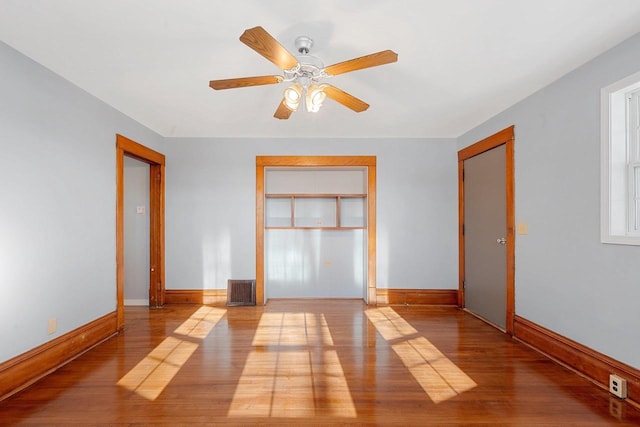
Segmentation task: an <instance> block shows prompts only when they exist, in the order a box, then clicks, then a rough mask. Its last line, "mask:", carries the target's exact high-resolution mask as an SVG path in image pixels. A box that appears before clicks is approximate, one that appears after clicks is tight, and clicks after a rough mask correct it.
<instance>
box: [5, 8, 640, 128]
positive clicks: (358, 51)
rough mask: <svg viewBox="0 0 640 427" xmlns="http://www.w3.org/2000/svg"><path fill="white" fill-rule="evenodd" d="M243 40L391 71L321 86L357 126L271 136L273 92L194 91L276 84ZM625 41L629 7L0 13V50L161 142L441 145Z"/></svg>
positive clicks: (636, 22)
mask: <svg viewBox="0 0 640 427" xmlns="http://www.w3.org/2000/svg"><path fill="white" fill-rule="evenodd" d="M258 25H260V26H262V27H264V28H265V29H266V30H267V31H268V32H269V33H270V34H271V35H272V36H274V37H275V38H276V39H277V40H279V41H280V43H281V44H282V45H283V46H285V47H286V48H288V49H289V50H290V51H291V52H294V53H295V47H294V44H293V43H294V39H295V38H296V37H297V36H299V35H307V36H310V37H311V38H313V40H314V42H315V46H314V48H313V49H312V52H311V53H312V54H315V55H316V56H318V57H320V58H321V59H322V60H323V62H324V63H325V65H330V64H334V63H337V62H341V61H344V60H347V59H351V58H354V57H359V56H363V55H367V54H370V53H373V52H378V51H381V50H384V49H391V50H394V51H395V52H397V53H398V55H399V58H398V62H397V63H393V64H389V65H383V66H379V67H374V68H370V69H366V70H360V71H355V72H352V73H348V74H344V75H339V76H335V77H333V78H331V81H330V82H331V84H332V85H334V86H337V87H339V88H341V89H343V90H345V91H347V92H349V93H351V94H352V95H354V96H356V97H358V98H360V99H362V100H363V101H365V102H367V103H369V104H370V105H371V107H370V108H369V110H367V111H365V112H363V113H354V112H353V111H351V110H349V109H347V108H345V107H343V106H341V105H340V104H337V103H335V102H333V101H331V100H327V101H326V102H325V104H324V106H323V108H322V110H321V111H320V112H319V113H316V114H313V113H306V112H303V111H299V112H296V113H294V114H293V115H292V116H291V118H290V119H289V120H277V119H274V118H273V113H274V112H275V109H276V107H277V105H278V103H279V101H280V100H281V99H282V90H283V89H284V85H283V84H278V85H270V86H257V87H249V88H241V89H230V90H225V91H214V90H212V89H210V88H209V86H208V83H209V80H213V79H226V78H232V77H247V76H254V75H273V74H280V71H279V70H278V69H277V67H275V66H274V65H273V64H272V63H270V62H269V61H267V60H266V59H264V58H263V57H261V56H260V55H258V54H257V53H256V52H254V51H253V50H251V49H250V48H248V47H247V46H245V45H244V44H243V43H241V42H240V41H239V40H238V37H239V36H240V34H242V32H243V31H244V30H245V29H247V28H251V27H255V26H258ZM639 30H640V1H638V0H535V1H532V0H402V1H391V0H324V1H310V0H234V1H225V2H222V1H214V0H189V1H185V0H135V1H131V0H100V1H98V0H92V1H87V0H55V1H54V0H0V40H2V41H3V42H5V43H7V44H8V45H10V46H12V47H13V48H15V49H17V50H18V51H20V52H22V53H24V54H25V55H26V56H28V57H30V58H32V59H34V60H35V61H37V62H39V63H41V64H42V65H44V66H45V67H47V68H49V69H51V70H53V71H54V72H55V73H57V74H59V75H61V76H63V77H64V78H66V79H68V80H70V81H71V82H73V83H74V84H76V85H77V86H79V87H81V88H83V89H84V90H86V91H87V92H89V93H91V94H93V95H94V96H96V97H98V98H100V99H101V100H103V101H104V102H106V103H108V104H110V105H111V106H113V107H114V108H116V109H118V110H119V111H121V112H123V113H124V114H126V115H128V116H130V117H132V118H133V119H135V120H136V121H138V122H140V123H142V124H143V125H145V126H147V127H149V128H151V129H153V130H154V131H156V132H158V133H159V134H161V135H163V136H167V137H172V136H194V137H216V136H217V137H457V136H459V135H461V134H462V133H464V132H465V131H467V130H469V129H471V128H473V127H474V126H475V125H477V124H479V123H482V122H483V121H485V120H487V119H488V118H490V117H492V116H494V115H495V114H497V113H499V112H500V111H502V110H504V109H505V108H507V107H509V106H510V105H512V104H514V103H516V102H517V101H519V100H521V99H523V98H524V97H526V96H528V95H530V94H531V93H533V92H535V91H536V90H538V89H540V88H542V87H544V86H546V85H547V84H549V83H551V82H552V81H554V80H556V79H558V78H559V77H561V76H562V75H564V74H566V73H567V72H569V71H571V70H572V69H574V68H576V67H578V66H580V65H581V64H583V63H585V62H587V61H588V60H590V59H592V58H593V57H595V56H597V55H598V54H600V53H602V52H604V51H605V50H607V49H609V48H611V47H613V46H614V45H616V44H617V43H619V42H621V41H623V40H624V39H626V38H628V37H630V36H631V35H633V34H635V33H637V32H638V31H639Z"/></svg>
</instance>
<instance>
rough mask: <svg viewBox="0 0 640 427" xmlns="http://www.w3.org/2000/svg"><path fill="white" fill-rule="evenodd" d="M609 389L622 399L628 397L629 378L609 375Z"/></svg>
mask: <svg viewBox="0 0 640 427" xmlns="http://www.w3.org/2000/svg"><path fill="white" fill-rule="evenodd" d="M609 391H610V392H611V394H613V395H614V396H617V397H619V398H620V399H626V398H627V380H625V379H624V378H620V377H619V376H617V375H614V374H611V375H609Z"/></svg>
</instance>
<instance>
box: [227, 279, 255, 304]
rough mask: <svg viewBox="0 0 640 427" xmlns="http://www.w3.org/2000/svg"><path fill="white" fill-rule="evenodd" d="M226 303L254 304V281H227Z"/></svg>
mask: <svg viewBox="0 0 640 427" xmlns="http://www.w3.org/2000/svg"><path fill="white" fill-rule="evenodd" d="M227 305H228V306H231V305H256V281H255V280H232V279H229V280H228V281H227Z"/></svg>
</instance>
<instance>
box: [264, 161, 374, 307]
mask: <svg viewBox="0 0 640 427" xmlns="http://www.w3.org/2000/svg"><path fill="white" fill-rule="evenodd" d="M270 167H271V168H288V167H295V168H325V167H329V168H360V167H361V168H366V171H367V172H366V181H367V182H366V186H367V191H366V194H367V198H366V224H367V228H366V230H365V232H366V248H365V257H366V260H365V262H366V268H365V270H366V298H365V301H366V302H367V303H368V304H370V305H375V304H376V302H377V295H376V214H375V212H376V210H375V206H376V205H375V203H376V158H375V156H258V157H256V303H257V304H258V305H263V304H264V303H265V288H264V286H265V268H264V267H265V169H266V168H270Z"/></svg>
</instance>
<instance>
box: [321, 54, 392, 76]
mask: <svg viewBox="0 0 640 427" xmlns="http://www.w3.org/2000/svg"><path fill="white" fill-rule="evenodd" d="M397 60H398V54H397V53H395V52H394V51H392V50H383V51H382V52H377V53H372V54H371V55H366V56H361V57H360V58H354V59H350V60H348V61H344V62H339V63H337V64H333V65H329V66H328V67H326V68H325V69H324V71H325V72H326V73H327V74H329V75H331V76H336V75H338V74H343V73H348V72H349V71H356V70H362V69H363V68H369V67H376V66H378V65H384V64H389V63H391V62H396V61H397Z"/></svg>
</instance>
